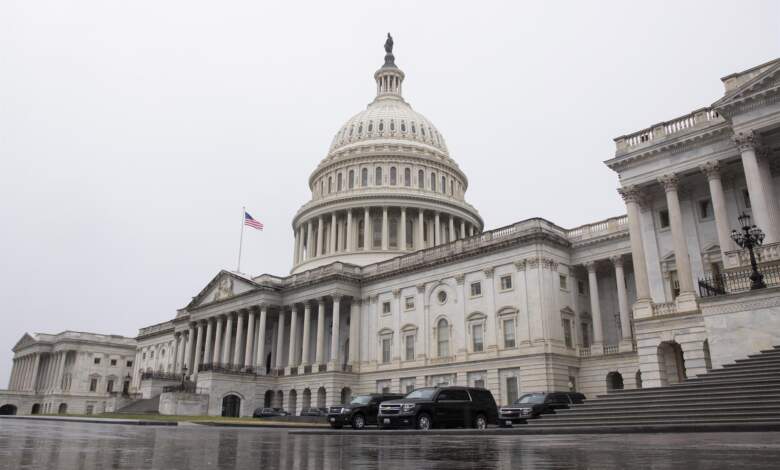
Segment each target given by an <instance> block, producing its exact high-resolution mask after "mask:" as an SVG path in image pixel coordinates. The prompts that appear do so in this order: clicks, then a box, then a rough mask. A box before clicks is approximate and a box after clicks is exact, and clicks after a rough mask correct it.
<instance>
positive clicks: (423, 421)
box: [417, 413, 433, 431]
mask: <svg viewBox="0 0 780 470" xmlns="http://www.w3.org/2000/svg"><path fill="white" fill-rule="evenodd" d="M432 427H433V422H431V417H430V416H428V415H427V414H425V413H421V414H420V415H419V416H417V429H420V430H422V431H427V430H429V429H431V428H432Z"/></svg>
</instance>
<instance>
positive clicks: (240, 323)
mask: <svg viewBox="0 0 780 470" xmlns="http://www.w3.org/2000/svg"><path fill="white" fill-rule="evenodd" d="M243 345H244V312H243V311H238V312H237V313H236V344H235V345H234V346H233V348H234V349H233V364H234V365H235V366H237V367H238V368H241V366H243V365H244V356H242V355H241V347H242V346H243Z"/></svg>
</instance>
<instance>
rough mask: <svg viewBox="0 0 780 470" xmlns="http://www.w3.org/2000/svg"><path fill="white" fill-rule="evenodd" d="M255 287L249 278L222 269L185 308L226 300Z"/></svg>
mask: <svg viewBox="0 0 780 470" xmlns="http://www.w3.org/2000/svg"><path fill="white" fill-rule="evenodd" d="M256 287H257V284H255V282H254V281H252V280H251V279H248V278H245V277H243V276H241V275H238V274H236V273H234V272H230V271H225V270H224V269H223V270H222V271H220V272H219V273H218V274H217V275H216V276H214V278H213V279H212V280H211V282H209V283H208V284H206V287H204V288H203V290H201V291H200V293H199V294H198V295H196V296H195V297H193V298H192V301H191V302H190V303H189V305H187V307H186V308H188V309H189V308H193V307H201V306H203V305H208V304H210V303H213V302H219V301H222V300H227V299H230V298H232V297H235V296H237V295H241V294H243V293H244V292H248V291H251V290H254V289H255V288H256Z"/></svg>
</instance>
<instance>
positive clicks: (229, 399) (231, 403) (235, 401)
mask: <svg viewBox="0 0 780 470" xmlns="http://www.w3.org/2000/svg"><path fill="white" fill-rule="evenodd" d="M241 402H242V400H241V397H240V396H239V395H238V394H237V393H235V392H230V393H228V394H226V395H225V396H224V397H222V416H226V417H229V418H238V417H239V416H241Z"/></svg>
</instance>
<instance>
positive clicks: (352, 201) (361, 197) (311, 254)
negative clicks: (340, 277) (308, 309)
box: [292, 35, 483, 273]
mask: <svg viewBox="0 0 780 470" xmlns="http://www.w3.org/2000/svg"><path fill="white" fill-rule="evenodd" d="M392 47H393V43H392V39H391V38H390V36H389V35H388V42H387V43H385V52H386V54H385V63H384V65H383V66H382V67H381V68H380V69H379V70H377V71H376V73H375V74H374V79H375V81H376V97H375V98H374V100H373V101H372V102H371V103H369V104H368V106H367V107H366V109H365V110H363V111H361V112H359V113H357V114H356V115H354V116H353V117H352V118H350V119H349V120H347V122H346V123H345V124H344V125H342V126H341V127H340V128H339V129H338V131H337V132H336V135H335V136H334V137H333V141H332V142H331V145H330V148H329V150H328V153H327V155H326V156H325V158H324V159H323V160H322V161H321V162H320V163H319V165H318V166H317V168H316V169H315V170H314V172H312V174H311V176H310V177H309V188H310V189H311V193H312V199H311V201H309V202H308V203H306V204H304V205H303V207H301V209H300V210H299V211H298V213H297V214H296V215H295V217H294V219H293V230H294V232H295V250H294V261H293V269H292V272H293V273H295V272H301V271H305V270H307V269H311V268H313V267H316V266H321V265H325V264H329V263H332V262H334V261H342V262H345V263H352V264H356V265H360V266H363V265H366V264H371V263H375V262H378V261H383V260H385V259H390V258H393V257H396V256H399V255H401V254H405V253H409V252H413V251H417V250H421V249H425V248H429V247H433V246H437V245H440V244H443V243H449V242H453V241H455V240H458V239H460V238H465V237H468V236H472V235H474V234H475V233H479V232H481V231H482V228H483V222H482V219H481V217H480V216H479V213H478V212H477V210H476V209H475V208H474V207H472V206H471V205H470V204H468V203H467V202H466V201H465V192H466V189H467V187H468V179H467V178H466V175H465V174H464V173H463V172H462V171H461V170H460V168H459V167H458V165H457V163H455V161H454V160H452V159H451V158H450V155H449V152H448V150H447V144H446V143H445V141H444V137H443V136H442V134H441V133H440V132H439V130H438V129H437V128H436V127H435V126H434V125H433V124H432V123H431V122H430V121H429V120H428V119H427V118H426V117H425V116H423V115H422V114H420V113H418V112H417V111H415V110H414V109H412V107H411V105H410V104H409V103H407V102H406V101H405V100H404V98H403V93H402V92H403V82H404V79H405V78H406V76H405V74H404V72H403V71H402V70H401V69H400V68H398V66H396V64H395V57H394V56H393V54H392Z"/></svg>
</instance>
